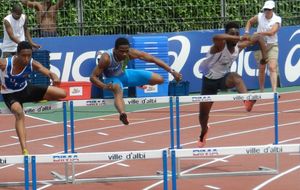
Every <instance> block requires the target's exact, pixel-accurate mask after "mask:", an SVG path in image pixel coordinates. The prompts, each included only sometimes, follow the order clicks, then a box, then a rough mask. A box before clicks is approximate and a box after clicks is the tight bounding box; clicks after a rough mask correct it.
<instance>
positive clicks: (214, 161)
mask: <svg viewBox="0 0 300 190" xmlns="http://www.w3.org/2000/svg"><path fill="white" fill-rule="evenodd" d="M233 156H234V155H228V156H224V157H222V158H217V159H215V160H213V161H210V162H206V163H204V164H201V165H198V166H195V167H192V168H190V169H187V170H184V171H182V172H180V175H182V174H186V173H189V172H191V171H193V170H196V169H198V168H202V167H204V166H207V165H211V164H213V163H216V162H219V161H220V160H224V159H227V158H230V157H233Z"/></svg>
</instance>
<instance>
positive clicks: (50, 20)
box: [21, 0, 64, 37]
mask: <svg viewBox="0 0 300 190" xmlns="http://www.w3.org/2000/svg"><path fill="white" fill-rule="evenodd" d="M21 3H22V4H23V5H24V6H26V7H29V8H33V9H35V10H36V20H37V23H38V27H39V36H40V37H56V36H58V33H57V23H56V20H57V13H58V10H59V9H60V8H61V7H62V6H63V5H64V0H58V1H57V2H56V3H55V2H54V1H53V0H43V1H42V2H36V1H31V0H21Z"/></svg>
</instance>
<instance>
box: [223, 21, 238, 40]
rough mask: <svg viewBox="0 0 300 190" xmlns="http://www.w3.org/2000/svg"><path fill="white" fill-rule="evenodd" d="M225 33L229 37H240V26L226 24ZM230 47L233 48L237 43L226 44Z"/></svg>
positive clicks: (231, 23)
mask: <svg viewBox="0 0 300 190" xmlns="http://www.w3.org/2000/svg"><path fill="white" fill-rule="evenodd" d="M225 33H226V34H229V35H234V36H239V35H240V26H239V25H238V24H237V23H236V22H228V23H227V24H226V25H225ZM227 43H228V44H230V45H233V46H235V45H236V44H237V42H232V41H231V42H227Z"/></svg>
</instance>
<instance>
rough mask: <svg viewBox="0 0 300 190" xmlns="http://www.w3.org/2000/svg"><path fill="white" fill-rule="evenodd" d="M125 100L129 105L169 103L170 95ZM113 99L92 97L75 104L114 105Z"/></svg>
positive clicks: (76, 101) (77, 101)
mask: <svg viewBox="0 0 300 190" xmlns="http://www.w3.org/2000/svg"><path fill="white" fill-rule="evenodd" d="M124 102H125V104H127V105H138V104H140V105H141V104H156V103H168V102H169V97H167V96H166V97H142V98H124ZM113 104H114V100H113V99H92V100H75V101H74V106H105V105H113Z"/></svg>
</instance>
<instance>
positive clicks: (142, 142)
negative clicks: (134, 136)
mask: <svg viewBox="0 0 300 190" xmlns="http://www.w3.org/2000/svg"><path fill="white" fill-rule="evenodd" d="M133 142H135V143H139V144H144V143H145V142H144V141H138V140H133Z"/></svg>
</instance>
